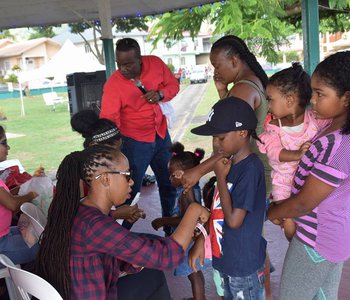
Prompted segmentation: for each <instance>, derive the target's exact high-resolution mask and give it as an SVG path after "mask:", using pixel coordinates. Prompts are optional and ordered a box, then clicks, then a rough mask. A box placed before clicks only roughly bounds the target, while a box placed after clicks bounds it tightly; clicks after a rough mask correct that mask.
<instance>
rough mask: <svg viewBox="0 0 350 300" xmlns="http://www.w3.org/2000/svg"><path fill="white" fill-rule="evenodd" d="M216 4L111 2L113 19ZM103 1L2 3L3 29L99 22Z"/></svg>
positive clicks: (15, 0)
mask: <svg viewBox="0 0 350 300" xmlns="http://www.w3.org/2000/svg"><path fill="white" fill-rule="evenodd" d="M211 2H216V1H215V0H214V1H213V0H211V1H208V0H176V1H174V0H110V6H111V9H110V11H111V16H112V18H113V17H131V16H132V17H135V16H139V15H142V16H147V15H154V14H159V13H162V12H167V11H171V10H174V9H181V8H188V7H193V6H196V5H201V4H206V3H211ZM99 3H101V4H104V3H103V2H102V1H101V0H98V1H96V0H1V9H0V28H2V29H3V28H20V27H27V26H35V25H38V26H40V25H54V24H63V23H74V22H79V21H81V20H82V19H86V20H99V13H98V11H99V10H98V4H99Z"/></svg>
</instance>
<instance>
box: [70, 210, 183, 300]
mask: <svg viewBox="0 0 350 300" xmlns="http://www.w3.org/2000/svg"><path fill="white" fill-rule="evenodd" d="M183 259H184V252H183V249H182V247H181V246H180V245H179V244H178V243H176V242H175V241H174V240H173V239H171V238H162V237H154V236H153V237H150V236H148V235H146V234H140V233H134V232H130V231H129V230H127V229H125V228H123V227H122V226H120V225H119V224H118V223H116V222H115V221H114V220H113V219H112V218H111V217H109V216H106V215H104V214H102V213H101V212H100V211H99V210H98V209H96V208H93V207H89V206H84V205H81V206H80V208H79V210H78V213H77V216H76V217H75V219H74V223H73V226H72V233H71V253H70V273H71V275H70V276H71V297H70V299H79V300H81V299H84V300H88V299H117V282H118V277H119V274H120V272H121V271H126V272H131V273H132V272H135V271H137V269H135V268H134V267H132V266H131V265H130V264H134V265H137V266H142V267H147V268H154V269H159V270H167V269H173V268H174V267H176V266H177V265H178V264H180V262H181V261H182V260H183ZM125 262H128V263H125Z"/></svg>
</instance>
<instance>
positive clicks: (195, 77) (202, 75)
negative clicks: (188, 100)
mask: <svg viewBox="0 0 350 300" xmlns="http://www.w3.org/2000/svg"><path fill="white" fill-rule="evenodd" d="M207 81H208V74H207V72H206V71H205V70H202V69H197V70H196V69H194V70H193V71H192V72H191V75H190V82H191V84H193V83H201V82H207Z"/></svg>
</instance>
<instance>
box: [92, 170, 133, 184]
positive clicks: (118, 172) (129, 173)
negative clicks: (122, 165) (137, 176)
mask: <svg viewBox="0 0 350 300" xmlns="http://www.w3.org/2000/svg"><path fill="white" fill-rule="evenodd" d="M103 174H119V175H124V176H125V178H126V180H127V181H128V182H129V181H130V179H131V171H114V172H112V171H111V172H103V173H101V174H100V175H97V176H95V179H99V178H101V176H102V175H103Z"/></svg>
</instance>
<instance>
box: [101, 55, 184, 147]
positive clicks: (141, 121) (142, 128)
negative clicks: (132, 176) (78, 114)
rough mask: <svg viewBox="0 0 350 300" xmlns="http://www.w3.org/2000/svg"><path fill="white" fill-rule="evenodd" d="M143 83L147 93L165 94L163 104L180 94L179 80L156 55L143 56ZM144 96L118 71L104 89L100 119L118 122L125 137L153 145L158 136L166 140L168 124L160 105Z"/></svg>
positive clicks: (141, 76) (141, 78) (141, 77)
mask: <svg viewBox="0 0 350 300" xmlns="http://www.w3.org/2000/svg"><path fill="white" fill-rule="evenodd" d="M140 80H141V82H142V84H143V85H144V87H145V89H146V90H147V91H150V90H154V91H162V92H163V94H164V99H163V100H162V101H163V102H166V101H170V100H171V99H172V98H174V97H175V95H176V94H177V93H178V91H179V83H178V81H177V80H176V78H175V77H174V75H173V74H172V72H171V71H170V70H169V68H168V67H167V65H166V64H165V63H164V62H163V61H162V60H161V59H160V58H159V57H156V56H142V71H141V75H140ZM142 96H143V94H142V92H141V91H140V90H139V89H138V88H137V87H136V86H135V85H134V83H133V82H132V81H131V80H130V79H126V78H125V77H124V76H123V75H122V74H121V73H120V72H119V71H116V72H114V73H113V74H112V76H111V77H110V78H109V79H108V81H107V82H106V84H105V86H104V89H103V96H102V109H101V114H100V117H101V118H107V119H109V120H111V121H113V122H115V123H116V125H117V126H118V128H119V129H120V131H121V133H122V135H124V136H127V137H130V138H133V139H135V140H137V141H140V142H149V143H151V142H154V141H155V137H156V134H158V135H159V136H160V137H161V138H164V137H165V134H166V130H167V122H166V118H165V116H164V115H163V114H162V111H161V109H160V106H159V105H158V104H150V103H148V102H146V101H145V99H144V98H142Z"/></svg>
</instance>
